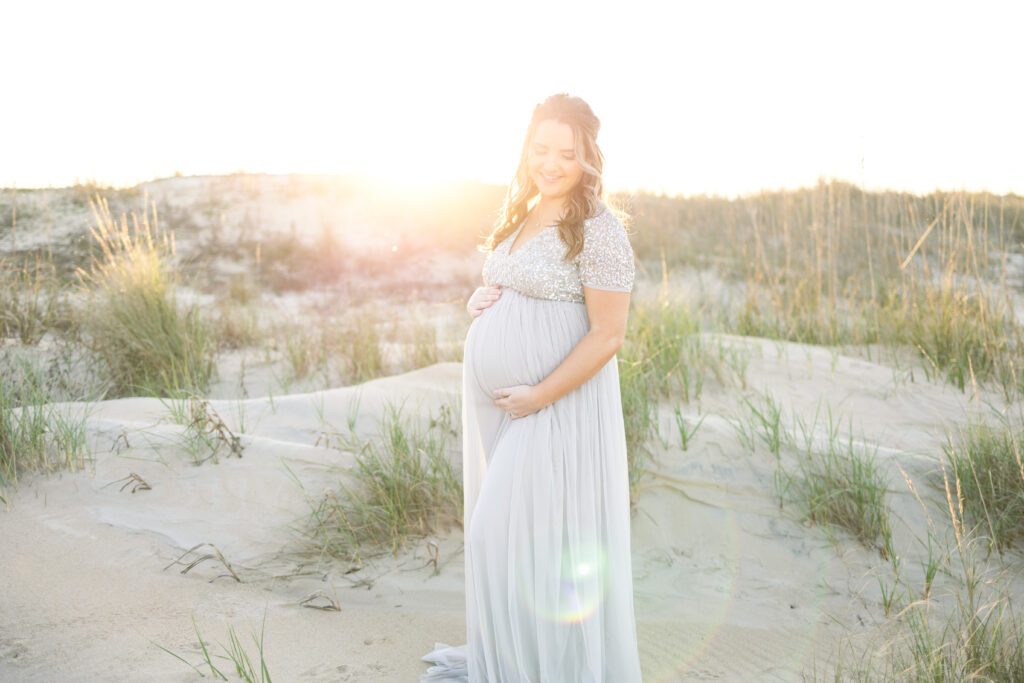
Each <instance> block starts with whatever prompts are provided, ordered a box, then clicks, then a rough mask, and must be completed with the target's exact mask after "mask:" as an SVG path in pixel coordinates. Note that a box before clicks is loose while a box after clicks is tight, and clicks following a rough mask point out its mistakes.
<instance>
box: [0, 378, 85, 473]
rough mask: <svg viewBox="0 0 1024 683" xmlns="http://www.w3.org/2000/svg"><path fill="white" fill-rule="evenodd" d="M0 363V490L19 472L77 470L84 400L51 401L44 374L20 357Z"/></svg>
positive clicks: (81, 451)
mask: <svg viewBox="0 0 1024 683" xmlns="http://www.w3.org/2000/svg"><path fill="white" fill-rule="evenodd" d="M3 360H4V362H3V363H2V364H0V370H2V375H3V381H2V382H0V489H6V488H8V487H17V484H18V477H19V475H20V474H22V473H24V472H45V473H49V472H55V471H58V470H77V469H81V468H82V467H84V465H85V461H86V458H87V456H88V448H87V443H86V422H87V420H88V403H84V404H60V403H54V402H53V400H54V394H53V390H52V388H51V386H50V381H49V379H48V377H47V375H46V373H45V372H44V371H43V370H41V369H39V368H37V367H35V366H33V365H32V364H31V363H29V362H28V361H27V360H24V359H20V360H19V359H7V358H4V359H3Z"/></svg>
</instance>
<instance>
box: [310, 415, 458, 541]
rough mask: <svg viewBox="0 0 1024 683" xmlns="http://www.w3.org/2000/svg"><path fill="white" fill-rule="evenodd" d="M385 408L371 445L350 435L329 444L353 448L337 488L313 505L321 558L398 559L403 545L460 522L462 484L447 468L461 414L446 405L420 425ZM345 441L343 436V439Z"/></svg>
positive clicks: (314, 528)
mask: <svg viewBox="0 0 1024 683" xmlns="http://www.w3.org/2000/svg"><path fill="white" fill-rule="evenodd" d="M403 413H404V408H403V407H402V406H399V405H395V404H389V405H387V406H386V407H385V409H384V412H383V415H382V417H381V422H380V427H379V431H378V433H377V435H376V437H375V438H374V439H370V440H365V439H360V438H359V437H358V436H356V435H355V432H354V428H351V427H353V425H352V423H350V431H349V433H348V434H347V435H341V434H338V435H337V436H338V437H339V439H337V440H335V441H333V442H332V441H330V440H328V445H331V446H335V447H340V448H342V449H352V450H354V451H355V452H354V456H355V465H354V467H352V468H351V469H349V470H347V471H346V472H345V473H344V474H345V478H346V481H347V482H348V483H345V482H339V489H338V490H337V491H332V492H329V493H327V494H326V495H324V496H323V497H322V498H320V499H319V500H318V501H316V502H314V503H313V504H312V505H311V507H312V512H311V517H310V521H311V527H312V529H313V531H311V532H310V534H309V535H310V537H311V538H313V539H315V540H316V542H317V543H318V544H319V545H320V549H321V552H325V553H327V554H330V555H334V556H338V557H343V558H346V559H351V560H356V561H361V558H362V555H363V553H365V552H366V551H367V549H369V550H370V551H371V552H372V551H379V550H381V549H384V550H388V551H390V552H391V553H392V554H394V555H397V554H398V552H399V550H400V549H401V550H402V551H405V550H407V548H408V545H407V544H408V541H409V539H410V538H413V537H422V536H426V535H428V534H430V533H434V532H435V531H439V530H441V529H444V528H446V527H449V526H451V525H453V524H461V520H462V502H463V499H462V480H461V477H460V476H459V473H458V471H457V470H456V468H455V467H454V466H453V464H452V459H451V452H450V451H451V449H452V442H453V441H457V440H458V434H459V431H458V426H457V424H456V422H457V415H459V409H458V408H457V407H456V408H453V407H452V406H451V405H450V404H444V405H443V406H442V407H441V408H440V410H439V411H438V413H437V414H436V415H432V416H431V418H430V421H429V426H427V427H422V426H420V425H418V424H417V423H416V421H415V420H412V419H408V418H406V417H405V416H404V414H403ZM345 436H347V438H344V437H345Z"/></svg>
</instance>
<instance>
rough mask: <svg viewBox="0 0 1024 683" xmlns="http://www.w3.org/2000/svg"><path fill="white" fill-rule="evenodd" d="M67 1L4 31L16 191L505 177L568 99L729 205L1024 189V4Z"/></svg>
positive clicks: (608, 135)
mask: <svg viewBox="0 0 1024 683" xmlns="http://www.w3.org/2000/svg"><path fill="white" fill-rule="evenodd" d="M58 4H59V5H60V11H59V12H52V11H50V10H48V9H47V7H48V5H45V4H44V5H37V4H36V3H22V4H19V5H16V6H15V7H13V8H12V9H11V13H13V14H12V16H9V17H8V18H7V19H8V20H9V21H11V22H12V23H10V24H9V25H11V26H20V27H23V28H24V30H21V31H14V32H12V33H11V35H9V36H8V38H6V39H5V40H4V41H3V43H2V44H0V58H2V59H3V60H4V62H5V63H10V64H13V63H17V64H20V65H23V66H21V67H19V68H18V69H16V70H14V71H13V72H12V74H10V80H9V81H8V83H7V86H6V87H7V92H9V93H19V96H18V98H17V101H16V106H12V107H4V108H3V111H2V112H0V117H2V119H3V121H2V125H0V135H2V136H3V137H4V139H3V145H2V148H3V154H2V155H0V183H3V184H4V185H6V186H10V185H15V184H16V185H18V186H19V187H29V186H38V185H65V184H70V183H73V182H74V180H75V179H76V178H79V179H80V178H92V179H96V180H100V181H103V182H113V183H118V184H125V183H129V182H137V181H139V180H147V179H150V178H153V177H162V176H168V175H172V174H174V173H175V172H181V173H184V174H186V175H198V174H211V173H230V172H233V171H236V170H246V171H250V172H269V173H292V172H294V173H348V172H364V173H369V174H372V175H373V176H375V177H379V178H382V179H387V180H388V181H389V182H392V183H394V184H395V185H396V186H400V187H426V186H430V184H431V183H436V182H439V181H445V180H448V181H450V180H464V179H478V180H481V181H484V182H491V183H499V184H504V183H506V182H507V181H508V180H509V178H511V176H512V174H513V172H514V170H515V165H516V163H517V161H518V154H519V146H520V144H521V135H522V134H523V132H524V131H525V129H526V123H527V121H528V119H529V115H530V112H531V111H532V108H533V106H534V104H536V103H537V102H539V101H540V100H542V99H543V98H544V97H545V96H547V95H549V94H551V93H553V92H559V91H567V92H571V93H574V94H578V95H580V96H582V97H584V99H587V100H588V102H590V103H591V105H592V106H593V108H594V110H595V112H596V113H597V114H598V116H599V117H600V118H601V120H602V132H601V136H600V142H601V144H602V147H603V149H604V151H605V155H606V157H607V165H606V186H607V187H609V188H610V189H649V190H655V191H664V192H671V193H684V194H694V193H710V192H714V193H722V194H735V193H742V192H753V191H757V190H758V189H760V188H777V187H784V186H785V187H790V186H795V185H800V184H808V183H813V182H815V180H816V179H817V178H818V177H819V176H826V177H838V178H843V179H846V180H849V181H851V182H856V183H859V184H863V185H865V186H868V187H891V188H896V189H911V190H915V191H929V190H931V189H934V188H935V187H946V188H958V187H965V188H968V189H983V188H984V189H990V190H993V191H997V192H1005V191H1017V192H1024V170H1022V167H1021V165H1020V164H1019V163H1018V162H1017V161H1016V160H1017V159H1020V158H1022V157H1024V135H1022V134H1021V133H1020V127H1019V126H1018V125H1017V124H1016V122H1015V120H1014V118H1015V115H1016V112H1017V108H1016V105H1015V104H1014V103H1013V102H1012V99H1013V88H1011V87H1009V86H1008V84H1009V83H1012V82H1015V80H1014V79H1015V78H1016V75H1015V73H1013V72H1012V65H1013V64H1015V63H1016V61H1015V60H1016V56H1017V55H1016V54H1015V51H1014V50H1015V48H1014V46H1015V45H1016V44H1017V37H1016V36H1015V35H1014V34H1013V32H1012V30H1011V28H1010V27H1012V26H1015V25H1019V23H1020V21H1019V20H1021V19H1024V17H1022V10H1021V9H1020V8H1019V7H1018V6H1017V5H1011V4H1005V5H983V6H979V7H977V8H972V10H971V11H970V12H966V11H958V12H944V11H940V10H939V9H936V8H935V7H934V6H932V5H929V4H919V3H904V4H901V5H899V6H896V7H890V6H889V5H884V4H879V3H871V2H868V3H867V4H865V5H863V6H861V7H859V8H858V10H857V12H855V13H851V12H848V11H847V10H846V9H845V8H839V7H830V6H824V5H821V4H820V3H814V4H805V3H788V4H784V5H783V6H776V5H772V6H770V7H769V6H764V5H763V4H756V3H727V4H726V5H722V6H719V5H715V6H702V7H700V8H689V7H686V6H683V5H678V6H676V5H672V4H668V3H655V2H639V3H637V4H636V5H635V6H630V8H629V9H628V10H627V9H625V8H623V9H622V10H621V11H618V12H614V13H612V12H608V11H606V10H605V11H594V12H588V13H583V14H581V13H579V12H575V11H573V10H571V8H564V7H560V6H559V7H551V6H549V5H546V4H539V3H530V2H527V3H526V5H524V6H523V8H522V11H521V12H518V13H515V15H514V16H507V15H508V13H506V12H501V13H498V12H497V11H495V12H494V13H490V12H489V11H488V10H486V9H485V8H483V7H481V6H479V5H477V4H470V3H463V2H453V3H448V4H444V5H443V7H441V6H439V7H434V6H433V5H431V6H426V5H424V4H411V3H410V4H408V5H404V4H401V5H398V6H385V5H381V6H377V5H373V6H371V5H369V4H367V5H361V6H358V7H356V6H349V5H347V4H336V5H335V4H332V5H319V4H314V3H298V4H296V5H295V6H294V7H293V8H289V10H288V12H287V13H281V12H277V11H270V10H269V8H264V7H260V6H258V5H255V6H254V5H246V6H245V8H244V11H242V9H241V7H240V6H239V7H234V6H231V5H230V3H225V4H223V5H221V4H217V5H214V6H207V5H202V4H200V3H196V2H184V3H183V4H182V6H181V9H180V11H176V12H173V13H166V12H162V11H161V12H160V13H159V15H158V14H157V10H156V9H155V8H151V9H147V8H146V6H145V5H131V6H128V5H123V6H122V5H120V4H118V3H102V2H101V3H100V4H101V5H102V7H99V8H94V7H93V5H90V6H89V7H88V8H85V7H82V6H80V5H74V4H68V5H62V4H60V3H58ZM129 7H130V8H131V11H130V12H129V11H128V8H129ZM50 9H52V8H50ZM200 9H201V10H202V12H201V13H202V15H203V17H204V18H203V21H202V22H198V21H195V20H194V15H196V13H198V12H200ZM883 9H884V13H882V10H883ZM397 17H401V21H396V18H397ZM442 18H447V19H446V20H445V21H442V20H441V19H442ZM540 19H543V21H540ZM44 25H45V26H46V27H47V31H46V32H45V34H40V33H39V32H38V31H37V30H36V29H35V28H34V27H38V26H44ZM560 26H571V27H572V31H571V32H570V33H569V34H568V35H571V36H573V37H572V39H567V38H565V37H564V35H563V34H562V33H558V32H557V31H555V30H554V28H555V27H560ZM907 26H913V27H915V28H914V30H913V31H908V30H906V27H907ZM143 27H144V28H145V30H142V28H143ZM982 29H983V30H982ZM527 36H530V37H532V38H536V39H537V40H538V41H539V42H538V43H537V44H538V45H539V46H540V47H539V48H537V49H534V48H527V46H526V43H525V42H524V40H525V38H526V37H527ZM583 37H588V38H589V39H590V40H591V43H590V47H589V48H587V49H585V50H584V49H583V48H582V47H581V45H582V43H581V41H582V40H583ZM186 44H187V45H189V48H188V49H187V50H184V49H183V48H182V46H183V45H186ZM938 45H941V46H942V49H941V50H940V49H936V46H938ZM126 55H133V57H132V58H128V59H126V58H125V56H126ZM135 55H138V57H134V56H135ZM970 93H985V102H984V106H979V105H978V101H977V97H976V96H975V95H972V94H970Z"/></svg>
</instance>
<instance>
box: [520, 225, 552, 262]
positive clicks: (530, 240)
mask: <svg viewBox="0 0 1024 683" xmlns="http://www.w3.org/2000/svg"><path fill="white" fill-rule="evenodd" d="M524 225H526V221H525V220H524V221H523V222H522V223H521V224H520V225H519V227H518V228H516V231H515V232H514V233H512V241H511V242H509V245H508V255H509V257H511V256H512V254H518V253H519V252H520V251H522V250H523V249H524V248H525V247H526V245H528V244H529V243H530V242H532V241H534V240H535V239H537V238H538V237H540V236H541V234H543V233H544V232H545V231H547V230H550V229H551V228H557V227H558V223H552V224H551V225H546V226H544V227H543V228H541V229H540V230H538V231H537V234H536V235H534V236H533V237H531V238H530V239H528V240H526V241H525V242H523V243H522V244H520V245H519V246H518V247H517V248H516V249H515V250H513V249H512V247H514V246H515V243H516V239H517V238H518V237H519V233H521V232H522V231H523V226H524Z"/></svg>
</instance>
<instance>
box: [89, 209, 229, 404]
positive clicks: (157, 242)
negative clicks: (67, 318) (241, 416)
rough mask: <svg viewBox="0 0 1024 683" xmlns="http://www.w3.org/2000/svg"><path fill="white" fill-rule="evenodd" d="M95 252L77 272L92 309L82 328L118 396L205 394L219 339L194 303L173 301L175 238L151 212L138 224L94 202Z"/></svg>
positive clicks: (175, 286)
mask: <svg viewBox="0 0 1024 683" xmlns="http://www.w3.org/2000/svg"><path fill="white" fill-rule="evenodd" d="M91 207H92V210H93V217H94V219H95V225H94V226H93V228H92V234H93V237H94V239H95V241H96V243H97V246H98V248H99V250H100V256H99V257H98V258H94V260H93V262H92V263H91V265H90V266H89V268H88V269H82V270H81V276H82V279H83V281H84V283H85V285H86V290H87V294H88V296H89V298H90V305H89V306H88V307H87V308H86V310H85V311H83V313H82V317H81V321H80V322H81V326H82V329H83V330H84V331H85V332H86V336H87V339H88V344H89V346H90V348H91V350H92V351H93V352H94V353H95V354H96V355H97V357H98V358H100V359H101V360H102V362H103V363H104V365H105V366H106V367H107V369H108V370H109V373H110V379H111V384H112V386H113V391H114V393H116V394H117V395H122V396H124V395H139V394H142V395H150V396H183V395H188V394H192V393H197V392H202V391H203V390H205V389H206V387H207V384H208V382H209V380H210V377H211V375H212V373H213V370H214V359H215V354H216V339H215V337H214V335H213V333H212V331H211V328H210V326H209V324H208V322H207V321H206V319H205V318H204V316H203V315H202V313H201V312H200V310H199V309H198V307H197V306H195V305H183V304H181V303H180V302H179V300H178V294H177V288H178V286H179V284H180V283H179V281H178V279H177V276H176V274H175V272H174V270H173V269H172V267H171V264H170V263H169V260H170V259H171V257H172V256H173V254H174V245H173V239H172V237H171V236H170V235H169V234H167V233H163V232H161V231H160V229H159V223H158V220H157V215H156V209H155V207H153V208H152V211H151V212H147V213H146V214H144V216H143V217H142V219H141V220H139V218H138V217H137V216H136V215H135V214H134V213H133V214H132V216H131V221H130V222H129V220H128V218H127V216H125V215H123V214H122V216H121V218H120V220H119V221H118V220H115V219H114V218H113V216H112V215H111V213H110V210H109V207H108V205H107V202H106V201H105V200H104V199H102V198H99V197H97V198H95V199H94V200H93V202H92V203H91Z"/></svg>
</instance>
